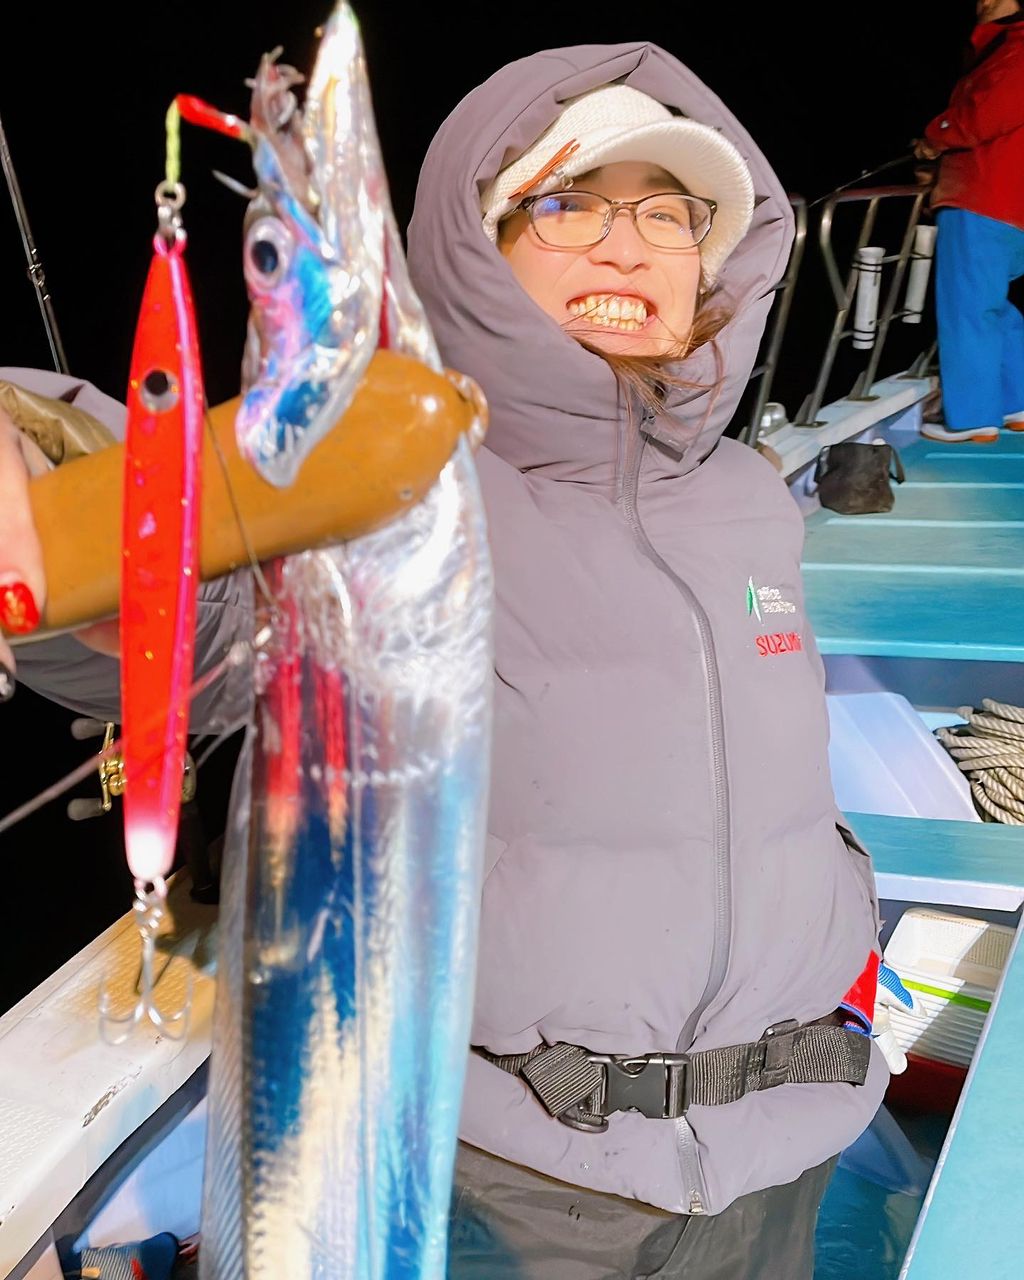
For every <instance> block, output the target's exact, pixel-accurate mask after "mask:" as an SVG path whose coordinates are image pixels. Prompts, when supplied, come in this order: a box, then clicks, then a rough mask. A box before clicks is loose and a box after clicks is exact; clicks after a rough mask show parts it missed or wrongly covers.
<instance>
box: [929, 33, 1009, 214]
mask: <svg viewBox="0 0 1024 1280" xmlns="http://www.w3.org/2000/svg"><path fill="white" fill-rule="evenodd" d="M971 44H972V45H973V46H974V52H975V57H974V62H973V64H972V65H971V67H970V69H969V70H968V71H967V73H966V75H964V76H963V77H962V79H960V80H959V81H958V82H957V84H956V87H955V88H954V90H953V94H952V97H951V98H950V101H949V106H948V107H947V108H946V110H945V111H943V112H942V113H941V114H940V115H937V116H936V117H935V119H934V120H933V121H932V122H931V124H929V126H928V128H927V129H926V130H925V134H924V136H925V138H926V139H927V140H928V142H930V143H931V144H932V146H933V147H935V148H937V149H938V150H939V151H940V152H941V153H942V154H941V157H940V164H939V178H938V182H937V183H936V186H935V190H934V192H933V193H932V199H931V204H932V208H933V209H938V208H941V207H942V206H944V205H952V206H954V207H955V208H958V209H970V210H971V211H972V212H973V213H981V214H984V215H985V217H987V218H996V219H997V220H998V221H1000V222H1009V223H1012V225H1013V226H1015V227H1020V228H1021V229H1024V14H1014V16H1013V17H1012V18H1003V19H1001V20H1000V21H998V22H983V23H982V24H981V25H980V26H977V27H975V29H974V31H973V33H972V35H971Z"/></svg>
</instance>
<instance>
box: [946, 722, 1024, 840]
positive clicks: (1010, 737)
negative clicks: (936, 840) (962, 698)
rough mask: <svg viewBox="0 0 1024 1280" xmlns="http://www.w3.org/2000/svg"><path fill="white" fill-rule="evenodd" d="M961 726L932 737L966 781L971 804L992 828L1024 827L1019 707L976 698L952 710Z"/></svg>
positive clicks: (1023, 756) (1023, 724) (1022, 728)
mask: <svg viewBox="0 0 1024 1280" xmlns="http://www.w3.org/2000/svg"><path fill="white" fill-rule="evenodd" d="M958 715H960V716H961V718H962V719H964V720H966V721H967V723H966V724H965V725H960V726H957V727H956V728H953V729H937V730H936V731H935V736H936V737H937V738H938V740H939V741H940V742H941V743H942V745H943V746H944V747H945V748H946V750H947V751H948V752H949V754H950V755H951V756H952V757H953V759H954V760H955V761H956V763H957V766H958V768H960V769H961V770H962V771H963V772H964V773H965V774H966V775H967V778H968V780H969V782H970V785H971V795H972V796H973V797H974V803H975V804H976V805H977V806H978V808H979V809H980V810H981V811H982V813H983V814H984V815H986V817H987V818H988V819H989V820H990V821H993V822H1005V823H1008V824H1010V825H1012V826H1016V827H1024V707H1015V706H1012V705H1011V704H1010V703H1008V702H996V700H995V699H994V698H982V700H981V710H980V711H978V710H976V709H975V708H974V707H960V708H958Z"/></svg>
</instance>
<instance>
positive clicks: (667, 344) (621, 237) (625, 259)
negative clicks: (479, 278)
mask: <svg viewBox="0 0 1024 1280" xmlns="http://www.w3.org/2000/svg"><path fill="white" fill-rule="evenodd" d="M573 185H574V187H575V188H576V189H578V190H580V191H593V192H596V193H597V194H598V195H602V196H605V197H606V198H607V199H608V200H642V199H643V198H644V197H645V196H651V195H657V194H659V193H661V192H665V191H679V190H680V189H681V188H680V186H679V183H678V182H677V181H676V180H675V178H673V177H671V175H669V174H668V173H666V172H665V170H664V169H659V168H658V167H657V166H656V165H650V164H646V163H645V162H643V161H635V160H623V161H620V162H619V163H617V164H608V165H604V166H603V167H602V168H600V169H592V170H591V171H590V172H589V173H586V174H583V175H582V176H581V177H579V178H577V179H576V180H575V182H574V184H573ZM498 248H499V249H500V250H501V252H502V253H503V254H504V256H505V257H506V259H507V260H508V264H509V266H510V267H511V268H512V272H513V274H514V275H515V277H516V279H517V280H518V281H519V283H520V284H521V285H522V287H523V288H524V289H525V290H526V292H527V293H528V294H529V295H530V297H531V298H532V299H533V301H534V302H535V303H536V304H537V306H539V307H540V308H541V310H542V311H545V312H547V314H548V315H549V316H551V318H552V319H553V320H554V321H555V322H556V323H557V324H560V325H561V326H562V328H563V329H564V330H565V331H566V333H568V334H571V335H572V336H573V337H574V338H585V339H586V341H587V342H588V343H589V344H590V345H591V346H594V347H597V348H598V349H599V350H600V351H605V352H607V353H608V354H609V355H632V356H661V355H668V354H670V353H671V352H673V351H674V350H676V349H677V348H678V347H679V346H680V345H681V344H685V343H686V341H687V339H688V337H689V333H690V328H691V326H692V324H693V317H694V312H695V310H696V306H697V290H698V287H699V285H700V250H699V249H698V248H696V247H694V248H690V249H657V248H655V247H654V246H653V245H650V244H648V243H647V241H646V240H644V238H643V237H642V236H641V235H640V233H639V231H637V229H636V227H635V226H634V224H633V220H632V218H631V217H630V216H629V211H628V210H626V209H619V210H618V211H617V212H616V216H615V218H614V219H613V221H612V226H611V229H610V230H609V232H608V234H607V235H606V236H605V238H604V239H603V240H600V241H598V243H597V244H595V245H591V246H590V247H589V248H585V249H556V248H553V247H552V246H551V245H546V244H544V242H543V241H542V240H540V239H538V237H537V233H536V232H535V231H534V229H533V227H532V226H531V225H530V219H529V216H528V215H527V213H526V212H525V210H523V209H517V210H516V212H515V213H513V214H510V215H509V217H507V218H506V219H504V221H503V222H502V223H501V225H500V227H499V232H498Z"/></svg>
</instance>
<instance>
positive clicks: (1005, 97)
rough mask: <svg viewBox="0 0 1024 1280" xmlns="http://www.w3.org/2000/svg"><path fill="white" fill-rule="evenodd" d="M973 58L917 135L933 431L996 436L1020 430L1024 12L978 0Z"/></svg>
mask: <svg viewBox="0 0 1024 1280" xmlns="http://www.w3.org/2000/svg"><path fill="white" fill-rule="evenodd" d="M977 14H978V25H977V26H976V27H975V29H974V31H973V33H972V35H971V46H972V50H971V60H970V64H969V66H968V69H967V71H966V72H965V74H964V75H963V76H962V77H961V79H960V80H959V81H958V82H957V84H956V86H955V87H954V89H953V93H952V96H951V97H950V100H949V105H948V107H947V108H946V110H945V111H943V112H941V113H940V114H939V115H937V116H936V117H935V119H934V120H932V121H931V123H930V124H929V125H928V127H927V128H926V129H925V131H924V137H923V138H921V139H919V140H918V142H917V143H916V145H915V155H916V156H917V157H918V159H921V160H937V161H938V162H939V169H938V180H937V182H936V185H935V189H934V191H933V193H932V197H931V206H932V208H933V209H934V210H936V223H937V226H938V236H937V240H936V249H935V305H936V314H937V320H938V331H939V366H940V370H941V374H942V400H943V408H944V417H945V423H944V424H941V423H928V424H926V425H925V426H924V428H923V433H924V434H925V435H926V436H928V437H929V438H930V439H933V440H948V441H961V440H977V441H992V440H996V439H997V438H998V436H999V429H1000V427H1001V426H1006V427H1009V428H1011V429H1012V430H1014V431H1024V317H1022V315H1021V313H1020V311H1019V310H1018V309H1017V307H1015V306H1014V305H1013V303H1012V302H1010V300H1009V298H1008V296H1007V294H1008V291H1009V287H1010V284H1011V283H1012V282H1013V281H1014V280H1016V279H1018V278H1020V277H1021V276H1024V12H1022V10H1021V5H1020V2H1019V0H978V5H977Z"/></svg>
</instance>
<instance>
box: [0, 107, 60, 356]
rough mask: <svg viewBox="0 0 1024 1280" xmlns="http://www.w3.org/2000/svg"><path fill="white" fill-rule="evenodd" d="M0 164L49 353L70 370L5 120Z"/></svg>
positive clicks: (1, 129) (0, 136)
mask: <svg viewBox="0 0 1024 1280" xmlns="http://www.w3.org/2000/svg"><path fill="white" fill-rule="evenodd" d="M0 164H2V165H3V170H4V177H5V178H6V179H7V190H8V191H9V192H10V195H11V204H12V205H13V206H14V216H15V218H16V219H17V223H18V231H19V232H20V233H21V243H22V247H23V248H24V250H25V258H26V260H27V262H28V278H29V279H30V280H31V281H32V286H33V288H34V289H35V294H36V301H37V302H38V303H39V310H40V311H41V312H42V316H43V326H44V328H45V329H46V340H47V342H49V344H50V356H51V358H52V359H53V365H54V368H55V369H56V370H57V372H58V373H67V372H68V362H67V357H66V356H65V355H64V344H63V343H62V342H61V340H60V330H59V329H58V328H57V317H56V315H55V314H54V310H53V304H52V303H51V301H50V295H49V293H48V292H47V289H46V276H45V275H44V273H43V264H42V262H41V261H40V260H39V253H38V252H37V250H36V245H35V241H34V240H33V239H32V229H31V227H30V226H29V222H28V212H27V211H26V209H25V202H24V201H23V200H22V198H21V188H20V187H19V186H18V175H17V174H16V173H15V172H14V161H13V160H12V159H11V152H10V148H9V147H8V145H7V134H6V133H5V132H4V126H3V121H2V120H0Z"/></svg>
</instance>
